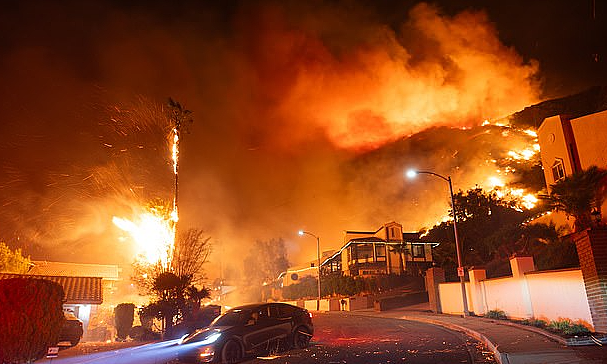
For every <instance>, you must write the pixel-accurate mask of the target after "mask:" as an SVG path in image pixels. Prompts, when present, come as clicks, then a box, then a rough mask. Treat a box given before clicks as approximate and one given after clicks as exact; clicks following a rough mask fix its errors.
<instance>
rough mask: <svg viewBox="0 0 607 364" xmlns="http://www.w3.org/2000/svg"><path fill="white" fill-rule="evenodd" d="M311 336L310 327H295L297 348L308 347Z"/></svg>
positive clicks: (294, 341) (295, 345)
mask: <svg viewBox="0 0 607 364" xmlns="http://www.w3.org/2000/svg"><path fill="white" fill-rule="evenodd" d="M311 338H312V335H311V334H310V332H309V331H308V329H306V328H305V327H303V326H299V327H298V328H297V329H295V332H293V347H294V348H297V349H303V348H307V347H308V345H310V339H311Z"/></svg>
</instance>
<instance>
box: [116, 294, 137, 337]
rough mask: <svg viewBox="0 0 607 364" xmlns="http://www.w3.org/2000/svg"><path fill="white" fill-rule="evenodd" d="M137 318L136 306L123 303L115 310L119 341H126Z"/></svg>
mask: <svg viewBox="0 0 607 364" xmlns="http://www.w3.org/2000/svg"><path fill="white" fill-rule="evenodd" d="M134 316H135V305H134V304H132V303H121V304H119V305H118V306H116V308H115V309H114V323H115V324H116V331H117V336H118V339H120V340H125V339H126V337H127V336H128V335H129V332H130V331H131V328H132V327H133V319H134Z"/></svg>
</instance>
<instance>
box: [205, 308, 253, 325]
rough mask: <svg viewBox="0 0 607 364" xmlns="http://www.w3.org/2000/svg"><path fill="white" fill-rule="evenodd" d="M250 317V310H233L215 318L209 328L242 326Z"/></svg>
mask: <svg viewBox="0 0 607 364" xmlns="http://www.w3.org/2000/svg"><path fill="white" fill-rule="evenodd" d="M249 317H251V311H250V310H242V309H233V310H230V311H228V312H226V313H224V314H223V315H221V316H219V317H217V318H216V319H215V320H214V321H213V322H212V323H211V326H214V327H215V326H238V325H244V324H245V323H246V322H247V320H248V319H249Z"/></svg>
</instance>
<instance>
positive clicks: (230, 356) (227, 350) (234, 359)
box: [221, 340, 243, 364]
mask: <svg viewBox="0 0 607 364" xmlns="http://www.w3.org/2000/svg"><path fill="white" fill-rule="evenodd" d="M242 358H243V352H242V347H241V346H240V343H239V342H238V341H236V340H228V342H226V343H225V345H224V346H223V348H222V349H221V362H222V363H226V364H227V363H238V362H239V361H241V360H242Z"/></svg>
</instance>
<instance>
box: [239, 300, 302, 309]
mask: <svg viewBox="0 0 607 364" xmlns="http://www.w3.org/2000/svg"><path fill="white" fill-rule="evenodd" d="M269 305H274V306H289V307H292V308H294V309H300V310H303V308H301V307H299V306H294V305H291V304H288V303H284V302H266V303H263V302H262V303H249V304H246V305H242V306H236V307H232V308H231V309H230V311H232V310H256V309H258V308H261V307H264V306H269Z"/></svg>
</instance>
